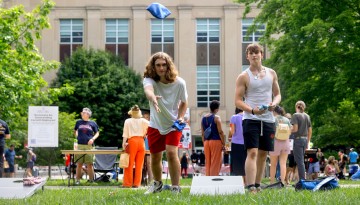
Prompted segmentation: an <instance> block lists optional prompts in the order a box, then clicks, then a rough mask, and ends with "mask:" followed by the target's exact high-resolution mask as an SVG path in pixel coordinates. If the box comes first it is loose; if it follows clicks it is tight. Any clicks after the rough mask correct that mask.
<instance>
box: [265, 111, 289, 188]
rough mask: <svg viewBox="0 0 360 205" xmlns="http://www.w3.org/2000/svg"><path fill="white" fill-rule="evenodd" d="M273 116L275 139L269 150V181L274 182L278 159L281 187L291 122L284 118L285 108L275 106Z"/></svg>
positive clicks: (282, 185) (287, 152) (283, 182)
mask: <svg viewBox="0 0 360 205" xmlns="http://www.w3.org/2000/svg"><path fill="white" fill-rule="evenodd" d="M273 114H274V117H275V125H276V132H275V141H274V151H270V152H269V155H270V164H271V167H270V183H271V184H273V183H274V182H275V172H276V165H277V163H278V161H279V164H280V179H281V182H280V183H281V184H280V185H281V187H284V186H285V183H286V182H285V177H286V161H287V158H288V155H289V154H290V141H289V137H290V130H291V124H290V121H289V119H288V118H286V117H285V116H284V115H285V110H284V109H283V108H282V107H280V106H276V107H275V109H274V112H273Z"/></svg>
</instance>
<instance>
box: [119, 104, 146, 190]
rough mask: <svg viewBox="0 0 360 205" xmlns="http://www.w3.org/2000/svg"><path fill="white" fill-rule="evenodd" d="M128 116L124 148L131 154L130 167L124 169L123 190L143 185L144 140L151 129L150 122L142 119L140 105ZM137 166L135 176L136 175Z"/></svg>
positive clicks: (132, 109)
mask: <svg viewBox="0 0 360 205" xmlns="http://www.w3.org/2000/svg"><path fill="white" fill-rule="evenodd" d="M128 114H129V115H130V116H131V118H129V119H126V120H125V123H124V130H123V143H122V148H123V150H125V151H126V152H127V153H129V166H128V167H127V168H125V169H124V180H123V185H122V187H123V188H131V187H132V188H138V187H140V184H141V178H142V169H143V165H144V158H145V144H144V138H145V136H146V132H147V130H148V127H149V121H147V120H146V119H145V118H142V114H141V110H140V108H139V106H138V105H134V106H133V107H132V108H131V109H130V111H129V112H128ZM134 165H135V174H134Z"/></svg>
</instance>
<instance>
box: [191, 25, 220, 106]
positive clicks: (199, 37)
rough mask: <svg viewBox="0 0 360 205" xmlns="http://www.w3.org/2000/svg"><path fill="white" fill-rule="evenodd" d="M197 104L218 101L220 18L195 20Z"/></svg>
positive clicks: (201, 104)
mask: <svg viewBox="0 0 360 205" xmlns="http://www.w3.org/2000/svg"><path fill="white" fill-rule="evenodd" d="M196 88H197V106H198V107H208V106H209V104H210V102H211V101H212V100H219V101H220V20H219V19H197V21H196Z"/></svg>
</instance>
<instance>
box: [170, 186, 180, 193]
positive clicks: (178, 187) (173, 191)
mask: <svg viewBox="0 0 360 205" xmlns="http://www.w3.org/2000/svg"><path fill="white" fill-rule="evenodd" d="M171 193H173V194H180V193H181V188H180V186H172V187H171Z"/></svg>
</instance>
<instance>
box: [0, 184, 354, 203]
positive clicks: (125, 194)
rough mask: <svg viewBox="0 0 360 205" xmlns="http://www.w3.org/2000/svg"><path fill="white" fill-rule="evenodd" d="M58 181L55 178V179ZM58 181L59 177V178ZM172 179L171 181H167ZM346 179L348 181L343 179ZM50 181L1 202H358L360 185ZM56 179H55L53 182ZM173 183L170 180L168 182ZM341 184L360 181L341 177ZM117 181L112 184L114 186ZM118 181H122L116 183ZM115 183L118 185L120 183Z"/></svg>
mask: <svg viewBox="0 0 360 205" xmlns="http://www.w3.org/2000/svg"><path fill="white" fill-rule="evenodd" d="M54 181H56V180H54ZM57 181H59V180H57ZM60 181H62V180H60ZM168 182H169V181H168ZM343 182H346V183H343ZM48 183H50V181H49V182H47V184H46V186H45V189H44V191H40V190H39V191H37V192H36V193H35V194H34V195H33V196H32V197H29V198H27V199H20V200H5V199H0V204H19V205H23V204H41V205H43V204H51V205H52V204H66V205H67V204H76V205H77V204H96V205H101V204H169V205H175V204H221V205H222V204H284V205H285V204H286V205H287V204H341V205H344V204H359V202H360V188H357V187H354V188H339V189H336V190H331V191H318V192H310V191H301V192H295V191H294V188H286V189H276V190H275V189H273V190H263V191H262V192H260V193H257V194H249V193H246V194H243V195H240V194H234V195H226V196H204V195H202V196H193V195H190V193H189V192H190V188H183V190H182V193H181V194H178V195H174V194H172V193H171V192H169V191H163V192H161V193H157V194H151V195H144V192H145V190H146V189H142V188H141V189H120V188H117V187H107V186H105V187H104V186H103V185H102V184H97V186H98V187H96V188H95V187H92V188H87V187H86V186H84V187H76V188H68V187H66V186H63V185H62V187H57V188H55V189H54V188H51V186H49V184H48ZM51 183H53V182H51ZM54 183H55V182H54ZM169 183H170V182H169ZM181 184H182V185H183V186H185V185H191V179H182V180H181ZM340 184H357V185H360V182H352V181H348V180H346V181H341V182H340ZM115 185H116V184H114V185H113V186H115ZM117 185H119V184H117ZM117 185H116V186H117Z"/></svg>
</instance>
